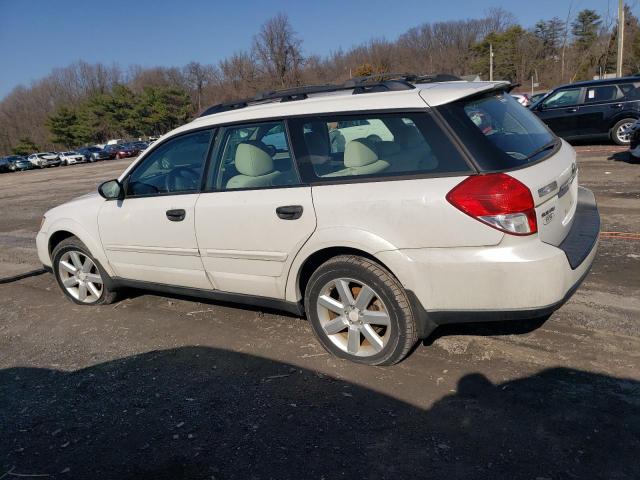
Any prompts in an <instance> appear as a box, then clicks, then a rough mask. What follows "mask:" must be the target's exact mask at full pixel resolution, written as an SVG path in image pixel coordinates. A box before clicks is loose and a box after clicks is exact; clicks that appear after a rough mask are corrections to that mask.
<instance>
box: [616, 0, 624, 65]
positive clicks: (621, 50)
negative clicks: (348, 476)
mask: <svg viewBox="0 0 640 480" xmlns="http://www.w3.org/2000/svg"><path fill="white" fill-rule="evenodd" d="M623 53H624V2H623V0H618V65H617V66H618V68H617V70H616V76H618V77H621V76H622V59H623V58H624V57H623V55H622V54H623Z"/></svg>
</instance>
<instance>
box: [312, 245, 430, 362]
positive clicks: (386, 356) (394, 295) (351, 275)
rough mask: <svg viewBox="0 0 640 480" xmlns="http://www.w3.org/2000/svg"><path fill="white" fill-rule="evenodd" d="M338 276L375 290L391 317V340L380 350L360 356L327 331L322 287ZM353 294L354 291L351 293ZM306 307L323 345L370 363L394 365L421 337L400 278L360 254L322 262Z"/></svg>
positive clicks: (316, 334) (333, 350)
mask: <svg viewBox="0 0 640 480" xmlns="http://www.w3.org/2000/svg"><path fill="white" fill-rule="evenodd" d="M339 278H348V279H353V280H355V281H356V282H361V283H362V284H363V285H367V286H369V287H371V288H372V289H373V290H375V292H376V294H377V296H378V297H379V299H380V300H381V301H382V303H383V304H384V306H386V310H387V314H388V316H389V321H390V322H389V328H390V332H389V339H388V341H387V343H386V345H384V347H383V348H382V350H380V351H379V352H377V353H375V354H373V355H369V356H357V355H354V354H351V353H349V352H347V351H344V350H343V349H341V348H339V347H338V346H337V345H336V344H334V342H333V341H332V340H331V339H330V338H329V335H327V333H325V331H324V329H323V327H322V324H321V321H320V317H319V315H318V308H317V304H318V298H319V297H320V295H321V293H322V289H323V288H325V286H326V285H327V284H328V283H329V282H331V281H332V280H336V279H339ZM352 293H353V292H352ZM304 303H305V310H306V312H307V317H308V319H309V321H310V323H311V326H312V328H313V332H314V334H315V336H316V338H317V339H318V341H319V342H320V344H321V345H322V346H323V347H324V348H325V349H326V350H327V351H328V352H330V353H332V354H333V355H335V356H337V357H340V358H344V359H347V360H351V361H353V362H357V363H364V364H367V365H393V364H395V363H398V362H399V361H401V360H402V359H403V358H404V357H406V356H407V354H408V353H409V351H410V350H411V348H412V347H413V346H414V345H415V344H416V342H417V340H418V333H417V326H416V320H415V317H414V315H413V312H412V310H411V306H410V302H409V299H408V297H407V294H406V292H405V290H404V288H403V287H402V285H401V284H400V283H399V282H398V280H397V279H396V278H395V277H394V276H393V275H392V274H391V273H390V272H389V271H388V270H387V269H386V268H384V267H383V266H381V265H380V264H378V263H376V262H375V261H372V260H370V259H368V258H364V257H360V256H357V255H340V256H337V257H335V258H332V259H331V260H328V261H327V262H325V263H323V264H322V265H320V267H318V269H317V270H316V271H315V272H314V273H313V274H312V275H311V278H310V279H309V282H308V284H307V287H306V290H305V298H304Z"/></svg>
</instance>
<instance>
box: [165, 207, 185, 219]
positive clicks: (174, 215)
mask: <svg viewBox="0 0 640 480" xmlns="http://www.w3.org/2000/svg"><path fill="white" fill-rule="evenodd" d="M186 214H187V212H185V211H184V209H182V208H177V209H175V210H167V218H168V219H169V220H171V221H172V222H181V221H182V220H184V217H185V215H186Z"/></svg>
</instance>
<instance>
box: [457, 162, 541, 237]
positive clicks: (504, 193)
mask: <svg viewBox="0 0 640 480" xmlns="http://www.w3.org/2000/svg"><path fill="white" fill-rule="evenodd" d="M447 200H448V201H449V203H450V204H451V205H453V206H454V207H456V208H457V209H459V210H461V211H463V212H464V213H466V214H467V215H469V216H471V217H473V218H475V219H476V220H479V221H481V222H483V223H486V224H487V225H489V226H491V227H493V228H496V229H498V230H500V231H503V232H506V233H510V234H512V235H531V234H532V233H536V232H537V231H538V224H537V222H536V212H535V205H534V203H533V197H532V196H531V191H530V190H529V189H528V188H527V187H526V186H525V185H524V184H522V183H521V182H519V181H518V180H516V179H515V178H513V177H510V176H509V175H506V174H504V173H493V174H488V175H474V176H472V177H469V178H467V179H465V180H464V181H463V182H461V183H459V184H458V185H456V186H455V187H454V188H453V190H451V191H450V192H449V193H448V194H447Z"/></svg>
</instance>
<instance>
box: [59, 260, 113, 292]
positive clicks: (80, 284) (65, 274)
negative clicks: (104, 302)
mask: <svg viewBox="0 0 640 480" xmlns="http://www.w3.org/2000/svg"><path fill="white" fill-rule="evenodd" d="M58 267H59V268H58V275H59V276H60V281H61V282H62V285H64V289H65V290H66V291H67V293H68V294H69V295H71V296H72V297H73V298H75V299H76V300H78V301H80V302H83V303H94V302H97V301H98V299H100V296H101V295H102V288H103V282H102V277H101V276H100V271H99V270H98V267H96V264H95V263H93V260H91V259H90V258H89V257H88V256H86V255H85V254H84V253H82V252H80V251H77V250H71V251H69V252H65V253H63V254H62V256H61V257H60V261H59V263H58Z"/></svg>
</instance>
